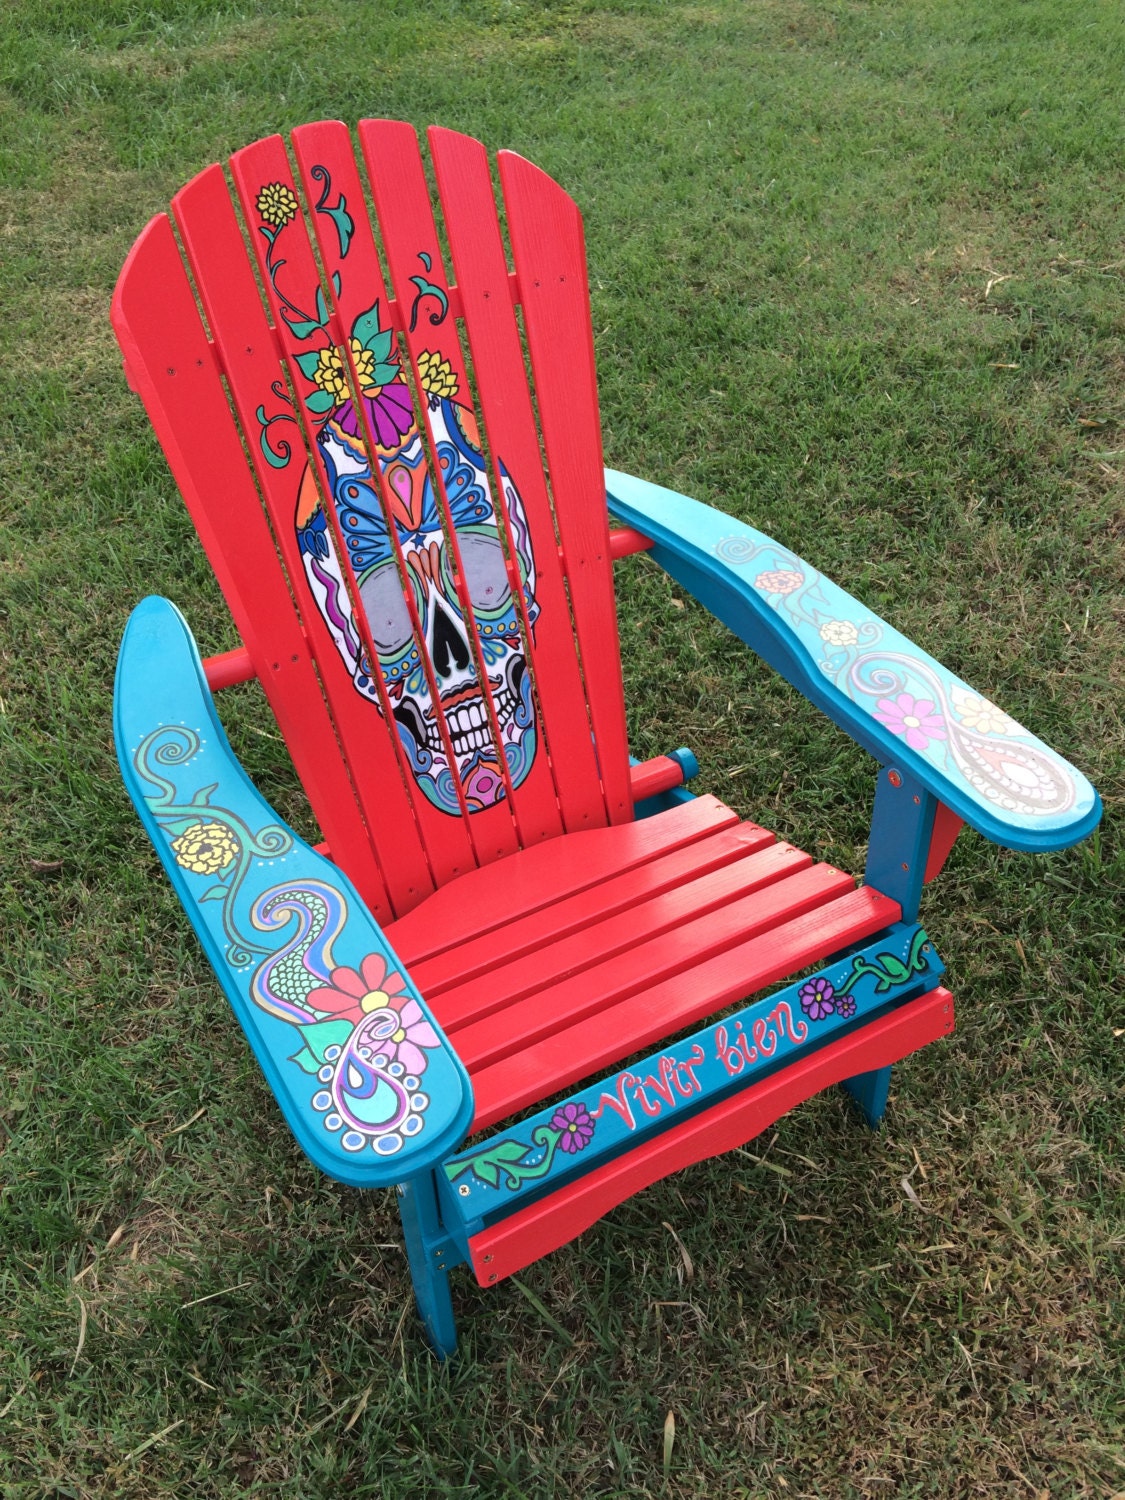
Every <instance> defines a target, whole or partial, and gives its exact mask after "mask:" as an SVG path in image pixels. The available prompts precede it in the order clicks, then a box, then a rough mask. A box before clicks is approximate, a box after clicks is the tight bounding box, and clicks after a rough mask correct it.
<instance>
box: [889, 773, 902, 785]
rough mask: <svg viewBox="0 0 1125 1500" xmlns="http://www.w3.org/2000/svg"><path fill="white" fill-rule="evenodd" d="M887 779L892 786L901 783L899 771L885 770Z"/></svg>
mask: <svg viewBox="0 0 1125 1500" xmlns="http://www.w3.org/2000/svg"><path fill="white" fill-rule="evenodd" d="M887 780H888V781H889V782H890V784H891V785H892V786H901V785H902V777H901V776H900V775H899V773H898V772H897V771H888V772H887Z"/></svg>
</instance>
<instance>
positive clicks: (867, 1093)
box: [844, 1067, 891, 1130]
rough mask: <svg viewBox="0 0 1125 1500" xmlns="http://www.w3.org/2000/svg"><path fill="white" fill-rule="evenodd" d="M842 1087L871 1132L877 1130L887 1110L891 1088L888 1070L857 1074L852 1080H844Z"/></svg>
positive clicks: (879, 1069) (878, 1069)
mask: <svg viewBox="0 0 1125 1500" xmlns="http://www.w3.org/2000/svg"><path fill="white" fill-rule="evenodd" d="M844 1087H845V1088H846V1089H847V1091H848V1093H849V1094H850V1095H851V1096H852V1098H853V1099H854V1100H855V1102H856V1103H857V1104H858V1105H859V1107H860V1109H861V1110H862V1111H863V1118H864V1119H865V1120H866V1121H867V1123H868V1125H870V1127H871V1129H872V1130H878V1128H879V1122H880V1121H881V1120H882V1118H883V1115H884V1112H885V1111H886V1108H887V1094H888V1092H889V1091H890V1087H891V1070H890V1068H889V1067H888V1068H875V1069H874V1070H873V1071H872V1072H870V1073H857V1074H856V1076H855V1077H854V1078H845V1079H844Z"/></svg>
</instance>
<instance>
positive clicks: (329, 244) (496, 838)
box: [293, 120, 562, 864]
mask: <svg viewBox="0 0 1125 1500" xmlns="http://www.w3.org/2000/svg"><path fill="white" fill-rule="evenodd" d="M293 146H294V151H295V153H296V156H297V161H298V166H299V167H300V170H301V175H302V180H303V182H304V185H305V192H306V196H307V197H308V201H309V202H310V204H313V205H315V204H318V203H320V202H324V203H325V205H326V206H327V205H328V204H331V203H335V202H340V203H344V204H346V205H349V207H348V210H347V211H348V213H349V215H350V218H351V223H352V232H351V236H350V240H349V241H348V243H347V244H346V245H345V244H344V243H343V241H342V240H341V237H340V235H339V233H338V232H337V228H336V223H335V221H334V219H333V217H332V215H331V214H329V213H327V212H322V211H320V210H318V209H315V208H314V211H313V213H312V221H313V229H314V233H315V234H316V237H317V244H318V246H319V249H320V256H321V261H322V263H323V265H324V269H325V272H326V273H327V277H328V282H329V286H330V288H331V291H330V301H331V302H333V303H334V304H335V307H336V309H337V311H338V314H339V321H340V324H341V333H342V335H347V334H348V333H349V331H350V330H351V329H352V327H353V325H354V324H355V321H356V319H357V318H359V317H361V316H363V314H365V313H366V312H367V311H368V309H369V308H370V307H371V306H372V304H373V302H374V301H375V299H376V298H378V299H379V304H380V308H381V310H382V311H381V314H380V316H381V320H382V321H383V323H384V325H386V324H388V323H389V319H388V317H387V315H386V307H387V302H388V293H389V292H390V291H391V290H392V288H389V287H387V286H385V284H384V281H383V275H382V269H381V267H380V264H379V258H378V253H377V251H376V248H375V238H374V233H373V229H372V225H371V222H370V220H369V218H368V214H367V209H366V205H365V199H364V196H363V188H362V186H361V183H360V179H359V171H358V168H357V166H356V160H355V156H354V154H353V151H352V144H351V137H350V135H349V133H348V130H347V127H346V126H345V125H343V124H341V122H340V121H338V120H324V121H321V122H319V123H317V124H314V125H304V126H301V127H299V128H298V129H297V130H295V131H294V132H293ZM416 269H420V267H416ZM408 290H410V291H413V290H414V289H413V288H412V287H411V288H408ZM409 303H410V299H409V298H408V299H407V310H408V311H407V317H408V319H409ZM395 322H396V324H397V325H398V326H399V328H400V330H401V325H402V307H401V305H396V306H395ZM454 340H456V334H454ZM408 342H409V341H408ZM343 347H344V348H345V350H348V351H349V352H348V359H349V363H350V365H351V368H352V377H353V385H354V384H356V383H357V374H356V368H355V363H354V361H355V355H354V352H352V351H351V346H350V343H349V340H348V338H347V337H344V338H343ZM396 356H397V357H398V358H400V359H401V352H400V351H399V350H398V349H397V348H396ZM415 392H416V398H417V399H416V400H415V403H414V408H415V414H416V416H417V415H418V412H419V408H421V417H422V429H421V430H422V431H424V432H426V433H427V435H429V431H430V422H429V412H428V407H427V404H426V401H425V399H424V392H423V391H422V390H421V389H420V388H418V387H417V384H416V386H415ZM430 451H431V456H432V453H433V447H432V444H431V450H430ZM380 461H381V462H383V463H384V465H385V467H386V471H387V473H388V475H390V474H391V473H392V472H393V466H392V465H390V464H388V463H386V461H385V460H384V459H383V457H382V455H381V456H380ZM423 472H424V473H426V474H428V475H429V478H430V482H431V483H432V486H433V489H432V492H433V494H434V497H435V501H436V503H437V505H438V508H439V510H440V509H441V508H442V504H443V496H444V491H443V489H442V484H441V473H440V466H435V465H434V464H433V463H432V462H428V461H427V462H425V463H424V465H423ZM444 519H445V521H446V523H447V527H446V530H447V535H448V519H449V518H448V514H447V513H446V514H445V515H444ZM439 534H440V523H439ZM399 536H400V540H401V543H402V550H403V554H404V556H405V557H406V558H407V559H408V560H409V559H410V557H411V555H412V554H413V553H414V552H415V551H416V550H417V549H416V547H415V545H414V542H415V540H416V539H415V538H413V537H412V536H411V534H410V531H409V528H407V527H406V526H400V528H399ZM446 545H449V543H448V542H446ZM422 550H425V547H424V544H423V549H422ZM451 555H453V556H454V557H455V571H456V572H457V574H458V583H457V591H458V605H459V612H460V614H461V615H462V617H463V619H464V622H465V625H466V633H467V635H468V637H469V640H470V649H471V650H472V651H473V663H472V688H473V689H474V690H475V691H476V692H479V694H480V702H481V704H482V706H483V709H484V713H485V715H486V722H487V728H488V733H489V737H490V741H491V744H492V751H493V756H494V758H495V761H496V764H497V765H498V767H499V772H500V779H501V781H502V782H503V786H502V788H501V792H500V797H499V800H498V801H497V802H496V803H495V804H494V805H492V806H489V807H480V806H478V805H476V803H475V802H474V799H473V793H472V780H473V778H472V775H471V772H470V770H469V763H470V761H471V760H472V758H473V754H474V752H470V754H469V755H468V756H466V757H463V759H462V762H461V764H460V765H459V768H458V769H459V776H460V781H461V785H462V788H463V789H464V792H465V803H466V806H467V807H468V808H469V809H470V811H471V822H470V825H469V829H468V832H469V837H470V839H471V840H472V843H473V846H474V850H475V853H476V857H477V860H478V862H479V863H481V864H486V863H488V862H490V861H491V860H493V859H499V858H501V857H502V856H503V855H505V854H510V853H511V852H512V851H513V850H514V849H515V848H516V847H517V846H518V833H517V828H516V825H515V823H514V821H513V819H514V816H515V813H516V804H515V802H514V801H513V799H512V782H511V777H510V774H509V768H508V765H507V761H506V758H505V756H504V754H503V750H502V749H501V750H499V751H498V750H497V748H496V746H497V743H498V727H497V722H496V714H495V705H494V703H493V700H492V695H491V692H490V691H489V687H488V676H487V673H486V672H485V671H484V665H483V662H482V660H481V652H480V649H479V644H478V643H476V642H475V641H474V639H473V629H472V621H473V615H472V610H471V607H470V603H469V598H468V593H467V590H466V588H465V584H464V579H463V577H462V576H461V568H460V559H459V557H458V556H457V554H455V553H454V554H451ZM411 603H412V604H413V599H411ZM430 666H431V668H432V669H433V675H434V682H435V686H436V687H437V689H438V691H439V692H440V691H441V690H442V687H443V684H442V681H441V679H440V675H439V674H438V673H437V669H436V664H435V663H434V662H433V661H431V663H430ZM448 718H449V716H448V715H446V719H447V721H448ZM541 783H542V776H540V777H539V778H538V784H539V792H540V797H541V800H544V801H545V807H544V811H543V818H544V819H545V820H546V821H545V823H544V824H543V828H544V829H545V830H546V831H547V832H549V833H558V832H559V831H560V830H561V826H562V824H561V820H560V818H559V814H558V805H557V802H556V800H555V793H554V784H553V783H552V781H551V778H550V774H549V772H548V773H547V774H546V786H545V787H543V786H542V784H541ZM541 831H542V830H541Z"/></svg>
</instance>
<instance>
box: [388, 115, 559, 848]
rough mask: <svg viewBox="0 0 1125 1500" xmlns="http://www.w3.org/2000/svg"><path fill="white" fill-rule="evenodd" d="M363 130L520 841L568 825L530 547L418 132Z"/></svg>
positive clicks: (468, 625) (457, 580) (438, 490)
mask: <svg viewBox="0 0 1125 1500" xmlns="http://www.w3.org/2000/svg"><path fill="white" fill-rule="evenodd" d="M360 141H361V144H362V146H363V150H364V155H365V158H366V164H367V171H368V178H369V181H370V183H371V187H372V192H373V194H374V199H375V205H376V209H377V214H378V226H379V233H380V238H381V240H382V244H383V249H384V252H385V254H386V259H387V265H388V268H389V272H390V279H391V283H392V285H393V288H394V291H395V294H396V298H397V304H398V308H399V313H400V321H401V323H402V331H403V339H404V343H405V345H406V349H407V353H408V357H409V360H410V367H411V370H412V374H413V378H414V383H415V388H416V390H417V394H418V401H419V406H420V408H421V412H422V418H423V423H424V426H425V429H426V433H427V436H428V438H429V445H430V451H431V453H432V454H433V457H434V464H433V468H432V475H433V480H434V490H435V498H436V500H437V502H438V508H439V510H440V512H441V519H442V522H443V524H444V528H445V537H446V546H447V548H448V557H449V560H450V562H451V565H452V571H453V573H454V575H455V576H454V579H453V585H454V589H455V593H456V602H457V605H458V606H459V619H460V621H461V623H462V625H463V628H464V631H465V635H466V638H467V640H468V643H469V646H470V649H471V650H472V652H473V655H474V657H475V658H476V661H477V673H478V680H479V682H480V684H481V688H482V689H483V704H482V706H483V708H484V711H485V713H486V715H487V718H488V720H489V724H490V727H491V731H492V736H493V741H494V744H495V745H496V746H497V747H498V748H499V754H498V755H497V757H496V759H497V762H498V763H499V764H500V765H501V766H502V767H503V773H504V779H505V786H506V790H507V794H508V796H509V797H510V799H511V805H512V808H513V811H514V813H515V817H516V824H517V827H518V829H519V835H520V842H521V844H522V845H524V846H525V847H526V846H529V845H532V844H536V843H539V842H541V841H542V840H543V839H545V838H551V837H554V836H555V835H556V834H559V833H561V832H562V826H563V825H562V818H561V816H560V813H559V805H558V796H557V792H556V788H555V783H554V778H553V776H552V774H551V764H550V761H549V759H548V755H547V752H546V749H545V746H544V734H543V726H542V721H541V718H540V714H539V710H538V704H537V696H538V695H537V693H536V691H535V682H534V672H533V668H532V664H531V658H530V656H529V652H528V646H527V638H528V635H529V618H528V614H529V606H530V609H531V611H532V612H533V611H534V592H533V591H534V586H535V578H534V560H533V558H532V557H531V555H530V554H528V555H527V557H526V561H525V565H524V571H525V573H526V574H527V577H526V578H523V577H521V576H520V571H521V570H520V561H519V556H518V552H517V551H516V549H514V548H511V546H510V541H511V530H510V526H509V524H508V522H509V519H510V518H509V517H508V515H507V514H506V512H505V508H504V506H503V504H502V503H501V505H500V506H499V507H498V506H497V504H496V498H495V497H496V494H497V493H498V492H497V491H495V490H494V488H493V486H492V484H490V482H489V474H488V461H487V459H486V457H485V454H484V444H483V442H482V440H481V436H480V430H479V427H478V423H477V415H476V411H475V409H474V403H473V396H472V392H471V390H470V385H469V379H468V373H467V371H466V368H465V361H464V356H463V353H462V349H461V341H460V337H459V334H458V330H457V323H456V319H455V318H454V316H453V314H452V311H451V307H450V300H449V282H448V279H447V276H446V272H445V268H444V266H443V263H442V252H441V247H440V245H439V243H438V237H437V230H436V227H435V224H434V217H433V212H432V210H431V207H430V197H429V189H428V188H427V185H426V178H425V173H424V170H423V167H422V158H421V155H420V153H419V150H418V141H417V137H416V136H415V134H414V130H413V128H412V127H411V126H410V125H402V124H399V123H397V122H394V121H382V120H380V121H373V120H365V121H363V122H362V123H361V125H360ZM514 503H515V504H516V505H517V506H518V504H519V501H518V497H517V498H516V499H515V502H514ZM517 522H518V516H517ZM501 527H503V529H504V536H503V538H501ZM434 602H440V601H434Z"/></svg>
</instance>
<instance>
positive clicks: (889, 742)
mask: <svg viewBox="0 0 1125 1500" xmlns="http://www.w3.org/2000/svg"><path fill="white" fill-rule="evenodd" d="M606 484H607V487H608V490H609V496H608V500H609V509H610V513H611V514H612V515H614V516H616V517H617V519H618V520H620V521H621V522H623V523H624V524H625V525H626V526H633V527H636V529H637V530H638V531H641V532H643V533H644V534H645V536H649V537H652V538H653V540H654V542H655V546H654V547H653V548H652V551H651V553H650V556H651V557H653V558H654V559H655V561H656V562H657V563H658V564H659V565H660V566H661V567H662V568H664V569H665V570H666V571H667V572H668V573H669V574H670V575H671V576H672V577H673V578H675V579H676V581H677V582H678V583H679V584H681V585H682V586H683V587H684V588H686V589H687V590H688V592H689V593H691V594H693V595H694V597H695V598H697V599H698V600H699V601H700V603H702V604H703V605H705V606H706V607H707V608H708V609H709V610H711V612H712V613H713V614H714V615H715V616H716V617H717V618H718V619H720V620H722V621H723V623H724V624H726V625H728V626H729V627H730V629H731V630H733V631H734V633H735V634H736V635H737V636H739V638H740V639H741V640H744V641H745V642H746V643H747V645H749V646H752V647H753V649H754V650H755V651H757V652H758V653H759V655H761V656H762V657H763V658H764V659H765V660H766V661H767V662H769V664H770V665H771V666H772V667H774V668H775V669H776V670H777V671H778V672H780V673H781V675H782V676H783V677H785V678H786V679H787V680H788V681H789V682H791V683H792V684H793V686H794V687H796V688H798V689H799V690H800V691H801V692H802V693H804V694H805V696H806V697H807V698H809V699H810V700H811V702H813V703H815V704H816V705H817V707H818V708H820V709H822V710H823V711H824V712H825V713H826V714H827V715H828V717H829V718H830V719H832V720H833V721H834V722H835V723H837V724H839V725H840V727H841V728H842V729H846V730H847V732H848V733H849V734H850V735H851V736H852V738H853V739H855V740H856V741H857V743H859V744H860V745H862V746H863V748H864V749H865V750H868V751H869V752H870V753H871V754H872V755H874V756H875V758H876V759H877V760H878V761H879V762H880V763H881V764H883V765H892V766H897V767H899V768H900V769H902V770H903V771H907V772H909V773H910V775H911V776H913V777H915V778H916V779H917V780H918V781H919V782H921V783H922V785H923V786H924V787H926V788H927V789H928V790H929V791H930V792H932V793H933V795H934V796H935V797H937V798H938V800H939V801H941V802H944V803H945V804H946V806H947V807H949V808H951V809H952V811H953V812H955V813H956V814H957V815H958V816H959V817H961V818H963V819H964V820H965V822H966V823H968V824H969V825H970V826H971V827H973V828H976V829H977V830H978V831H979V832H981V833H983V834H984V835H985V837H986V838H989V839H992V840H993V841H994V842H995V843H998V844H1003V845H1005V846H1007V847H1008V848H1011V849H1025V850H1048V849H1064V848H1067V847H1068V846H1069V845H1071V844H1076V843H1077V842H1078V841H1079V840H1080V839H1083V838H1085V837H1086V835H1087V834H1088V833H1090V832H1091V831H1092V830H1093V829H1094V828H1095V827H1096V826H1097V823H1098V820H1099V818H1100V817H1101V802H1100V800H1099V798H1098V794H1097V792H1095V790H1094V788H1093V787H1092V786H1091V785H1090V783H1089V782H1088V781H1087V780H1086V778H1085V777H1084V776H1083V775H1082V774H1081V772H1080V771H1076V770H1075V769H1074V767H1073V766H1070V765H1068V764H1067V762H1066V761H1065V760H1063V759H1062V757H1061V756H1058V755H1056V754H1055V752H1054V751H1053V750H1050V749H1048V747H1047V746H1046V745H1044V744H1043V743H1042V742H1041V741H1040V740H1038V739H1036V738H1035V736H1034V735H1032V734H1030V733H1028V731H1027V730H1026V729H1024V728H1023V727H1022V726H1021V725H1019V724H1017V723H1016V722H1015V720H1014V719H1011V718H1009V717H1008V715H1006V714H1003V713H1001V712H1000V710H999V709H997V708H995V707H994V706H993V705H992V704H991V703H989V702H988V701H987V700H986V699H984V698H982V697H981V696H980V695H979V694H977V693H974V692H973V691H972V690H971V689H970V688H968V687H967V686H966V684H965V683H963V682H962V681H961V680H960V679H959V678H957V677H954V676H953V674H952V673H950V672H948V671H947V670H946V669H945V668H944V667H942V666H941V665H940V664H939V663H938V662H936V661H935V660H934V659H933V658H932V657H931V656H927V655H926V653H925V652H923V651H920V650H919V649H918V648H917V647H916V646H914V645H912V644H911V643H910V641H908V640H907V639H906V637H905V636H902V635H900V634H899V633H898V631H896V630H894V629H892V628H891V626H889V625H887V624H885V623H884V622H883V621H882V620H880V619H879V617H878V616H877V615H874V614H872V612H871V611H870V610H869V609H867V608H866V607H865V606H864V605H862V604H860V603H859V602H858V601H857V600H855V599H853V598H851V597H850V596H849V595H848V594H846V593H845V592H844V591H843V589H840V588H837V586H836V585H835V584H834V583H831V582H830V581H829V580H828V579H827V578H825V577H824V576H823V574H821V573H818V572H817V571H816V569H815V568H812V567H810V566H809V564H808V563H806V562H803V561H802V560H801V559H800V558H799V557H796V556H795V555H794V554H793V553H791V552H788V551H787V550H786V549H785V548H784V547H781V546H779V545H778V543H777V542H774V541H771V539H770V538H769V537H768V536H765V535H764V534H763V533H762V532H760V531H755V530H754V528H753V527H752V526H746V525H744V524H743V523H742V522H741V521H735V520H732V519H731V517H730V516H726V515H724V514H723V513H722V512H721V511H718V510H713V509H712V508H711V507H710V506H708V505H701V504H700V503H699V502H698V501H696V500H689V499H687V498H686V497H685V496H684V495H677V494H676V493H675V492H674V491H672V490H665V489H661V488H660V486H658V485H654V484H648V483H646V482H645V481H644V480H642V479H633V478H631V477H630V476H629V475H627V474H618V473H616V472H615V471H613V470H612V469H607V470H606Z"/></svg>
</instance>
